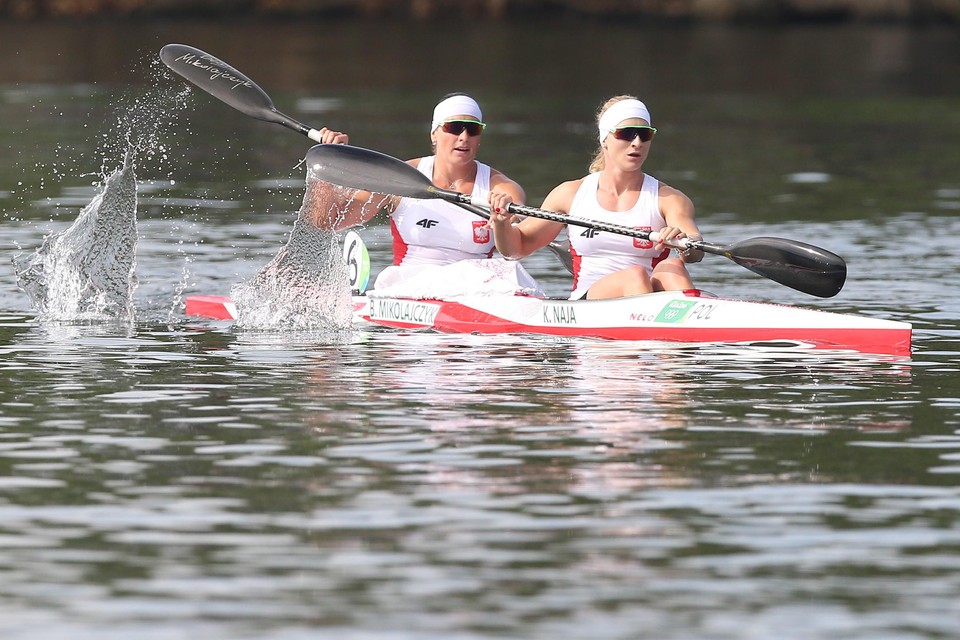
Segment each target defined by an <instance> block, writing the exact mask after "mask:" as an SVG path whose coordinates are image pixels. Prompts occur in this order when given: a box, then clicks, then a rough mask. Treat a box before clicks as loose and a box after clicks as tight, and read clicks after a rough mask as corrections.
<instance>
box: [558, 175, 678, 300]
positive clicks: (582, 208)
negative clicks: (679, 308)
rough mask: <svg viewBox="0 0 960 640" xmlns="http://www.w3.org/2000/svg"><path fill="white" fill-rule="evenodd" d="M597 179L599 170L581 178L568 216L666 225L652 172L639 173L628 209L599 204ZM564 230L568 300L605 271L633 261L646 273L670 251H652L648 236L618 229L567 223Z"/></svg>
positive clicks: (624, 223)
mask: <svg viewBox="0 0 960 640" xmlns="http://www.w3.org/2000/svg"><path fill="white" fill-rule="evenodd" d="M599 183H600V173H599V172H597V173H591V174H590V175H588V176H586V177H585V178H583V181H582V182H581V183H580V188H579V189H577V193H576V195H574V197H573V204H572V205H571V206H570V215H571V216H573V217H577V218H584V219H586V220H596V221H597V222H605V223H608V224H618V225H621V226H624V227H631V228H634V229H643V230H644V231H658V230H660V229H662V228H663V227H665V226H667V223H666V221H665V220H664V219H663V214H662V213H660V181H659V180H657V179H656V178H654V177H653V176H649V175H647V174H643V187H642V188H641V190H640V197H639V198H637V203H636V204H635V205H633V207H632V208H630V209H629V210H628V211H608V210H607V209H604V208H603V207H601V206H600V203H599V202H598V201H597V187H598V186H599ZM567 232H568V234H569V237H570V253H571V255H572V256H573V293H572V294H570V299H571V300H578V299H580V298H582V297H583V296H584V295H585V294H586V293H587V290H588V289H590V287H591V286H593V284H594V283H595V282H596V281H597V280H599V279H600V278H602V277H604V276H606V275H609V274H611V273H613V272H615V271H619V270H620V269H626V268H627V267H632V266H634V265H642V266H643V267H644V268H646V270H647V273H650V272H652V271H653V268H654V267H655V266H656V265H657V263H658V262H660V261H661V260H663V259H664V258H666V257H667V256H669V255H670V249H663V250H662V251H654V249H653V243H652V242H650V241H649V240H641V239H640V238H631V237H630V236H624V235H620V234H618V233H610V232H609V231H596V230H594V229H587V228H585V227H578V226H576V225H570V226H569V227H568V228H567Z"/></svg>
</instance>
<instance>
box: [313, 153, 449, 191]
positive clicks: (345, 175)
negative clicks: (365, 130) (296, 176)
mask: <svg viewBox="0 0 960 640" xmlns="http://www.w3.org/2000/svg"><path fill="white" fill-rule="evenodd" d="M307 171H308V172H309V175H310V177H312V178H314V179H317V180H322V181H324V182H329V183H331V184H335V185H339V186H341V187H347V188H350V189H360V190H362V191H371V192H373V193H383V194H386V195H391V196H402V197H405V198H420V199H426V198H441V199H445V196H444V194H445V193H446V192H444V191H443V190H442V189H437V188H436V187H435V186H433V183H432V182H430V179H429V178H428V177H427V176H425V175H423V174H422V173H420V172H419V171H417V169H416V168H414V167H411V166H410V165H408V164H407V163H406V162H404V161H403V160H398V159H397V158H394V157H393V156H388V155H386V154H384V153H380V152H379V151H371V150H370V149H364V148H363V147H352V146H350V145H346V144H318V145H315V146H313V147H311V148H310V150H309V151H308V152H307ZM454 195H456V194H454Z"/></svg>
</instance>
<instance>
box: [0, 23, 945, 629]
mask: <svg viewBox="0 0 960 640" xmlns="http://www.w3.org/2000/svg"><path fill="white" fill-rule="evenodd" d="M551 27H552V29H551V30H544V29H532V28H524V27H522V26H521V25H506V26H502V27H497V26H495V25H481V26H480V27H479V28H478V29H477V31H476V32H472V33H471V34H469V35H468V36H467V37H464V35H463V33H462V32H457V31H456V30H454V29H452V28H451V27H450V25H446V26H445V29H447V30H449V32H450V33H449V35H448V34H447V32H446V31H445V30H444V29H437V28H434V29H433V31H432V32H431V37H432V38H434V39H435V41H436V44H438V45H439V46H440V47H441V49H442V48H443V47H444V46H447V47H452V43H453V42H457V41H464V40H465V41H466V43H467V49H466V52H465V54H464V56H462V57H456V56H449V58H450V59H447V57H443V56H441V57H438V56H437V55H436V48H435V47H431V48H427V47H423V48H421V47H419V46H415V45H414V44H413V43H415V42H418V40H417V38H418V37H423V35H424V34H423V33H421V30H424V33H425V27H421V26H417V25H376V28H377V30H376V33H374V32H373V31H371V29H373V27H371V26H369V25H367V26H363V25H356V24H352V23H350V24H346V25H339V26H338V28H336V29H332V28H331V29H322V28H319V26H318V25H303V26H298V27H290V26H283V25H263V26H260V27H255V26H253V25H244V24H241V25H231V26H228V27H223V26H203V25H196V24H186V25H180V24H177V23H167V24H159V25H133V26H131V25H88V26H85V27H77V26H75V25H73V26H70V28H67V26H66V25H60V26H57V25H53V26H36V27H29V28H17V29H12V28H10V27H9V26H7V27H0V29H2V30H3V33H0V52H3V53H5V54H6V58H7V59H14V60H16V61H17V64H14V65H9V66H6V67H4V68H3V69H2V70H0V120H2V121H3V122H4V123H5V124H6V123H13V124H11V125H9V126H6V127H5V130H4V132H3V133H0V141H2V144H3V146H4V148H5V149H6V150H5V151H4V160H5V162H4V163H3V166H2V168H0V179H2V181H3V182H2V183H0V207H2V208H3V211H4V219H5V222H4V231H5V233H6V236H5V237H6V240H7V243H6V248H5V249H4V255H5V256H6V259H4V260H3V261H2V263H0V264H5V265H6V266H0V353H2V359H0V371H2V375H0V575H2V576H3V578H4V579H3V580H0V613H2V615H0V620H2V622H0V631H2V636H3V637H4V638H14V639H17V638H28V637H29V638H31V639H33V638H62V637H70V638H81V639H83V638H94V637H96V638H127V637H138V638H151V639H153V638H159V639H164V640H166V639H168V638H171V639H172V638H185V637H198V636H200V635H204V636H206V637H211V638H277V639H283V640H286V639H290V638H307V637H309V638H316V637H330V638H368V637H376V638H493V637H511V638H519V637H523V638H554V637H558V636H563V637H593V638H636V637H657V638H705V637H709V638H730V639H734V638H735V639H738V640H742V639H750V638H757V639H760V638H763V639H766V638H770V637H777V638H804V639H809V638H836V637H848V638H863V639H870V640H875V639H877V638H897V639H907V638H909V639H913V638H945V637H955V636H957V635H958V634H960V619H958V617H957V614H956V602H957V599H958V596H960V566H958V561H957V554H956V551H957V548H958V545H960V533H958V532H960V489H958V482H957V477H958V473H960V463H958V460H960V437H958V434H960V419H958V407H960V399H958V398H960V376H958V360H957V352H958V345H957V343H958V340H960V323H958V316H960V308H958V307H960V305H958V303H957V301H956V296H955V295H953V292H955V291H956V290H957V285H958V277H960V257H958V254H957V252H955V251H953V250H952V245H951V238H954V237H957V235H958V234H960V222H958V220H957V218H956V216H955V214H954V212H955V210H956V209H957V208H958V206H960V179H958V177H957V176H960V171H957V169H958V167H957V166H956V163H957V159H956V158H957V156H956V153H955V149H956V148H957V143H958V142H960V140H958V131H960V129H958V128H957V126H956V125H957V115H956V114H957V113H960V108H958V107H960V99H958V96H960V86H958V84H957V78H960V73H955V71H956V69H955V68H953V67H954V66H955V65H956V60H958V59H960V58H957V57H956V56H955V55H954V54H955V51H956V46H957V35H956V33H955V32H952V31H951V32H944V31H939V30H932V31H929V30H928V31H922V32H914V31H910V30H904V29H899V28H890V27H877V28H869V29H861V28H857V29H854V30H851V31H845V30H834V29H830V28H808V29H801V30H799V31H788V32H766V31H756V30H728V29H717V28H708V29H690V30H684V29H666V30H660V29H658V30H650V31H646V30H642V31H639V32H637V31H636V29H630V28H626V27H617V26H613V25H607V26H603V25H596V24H586V25H576V26H570V25H563V24H560V25H551ZM223 29H230V30H231V33H232V35H233V36H234V37H233V38H232V39H230V41H229V42H227V39H226V38H224V37H223V34H222V30H223ZM404 34H406V35H407V36H409V37H407V38H403V37H402V36H403V35H404ZM374 36H376V40H375V41H376V42H377V46H376V47H372V48H363V47H361V46H360V44H359V43H360V42H368V41H374ZM597 36H603V37H605V38H606V40H604V41H602V44H599V45H596V44H594V45H592V47H587V42H594V43H596V42H597V39H596V37H597ZM581 38H582V39H583V40H581ZM591 38H592V39H591ZM178 41H179V42H188V43H190V44H194V45H195V46H199V47H201V48H206V49H209V50H210V51H211V52H213V53H216V54H217V55H219V56H220V57H222V58H224V59H225V60H227V61H228V62H230V63H231V64H233V65H234V66H236V67H238V68H239V69H241V70H243V71H245V72H246V73H247V74H248V75H250V76H251V77H252V78H254V79H255V80H257V81H258V82H260V83H261V84H262V85H263V86H264V87H265V88H267V89H268V91H269V92H270V93H271V94H272V95H273V97H274V99H275V101H276V102H277V103H278V106H279V107H280V108H281V110H283V111H285V112H288V113H290V114H291V115H294V116H295V117H297V118H298V119H300V120H303V121H306V122H310V123H320V124H322V123H327V122H330V123H331V124H336V125H337V126H338V127H341V128H344V129H347V130H348V131H350V133H351V135H352V136H353V137H354V139H355V140H356V142H357V143H359V144H363V145H365V146H370V147H373V148H377V149H380V150H383V151H386V152H388V153H392V154H396V155H400V156H403V157H406V156H408V155H413V154H415V153H418V152H421V151H420V150H421V149H422V147H423V146H424V145H425V140H426V133H425V130H426V127H427V125H426V123H425V122H423V121H424V120H426V119H427V118H426V116H427V115H428V112H429V109H430V108H431V107H432V104H433V102H434V101H435V100H436V98H437V97H439V95H442V94H443V93H445V92H446V91H448V90H453V89H456V88H464V86H465V87H467V88H470V87H474V86H475V87H476V89H475V91H476V92H477V93H480V94H481V95H480V97H481V98H483V99H484V100H483V102H484V104H485V105H487V104H489V105H490V106H489V107H488V110H489V111H490V115H489V116H488V120H490V121H491V126H490V131H489V132H490V134H491V135H490V136H489V139H487V140H485V141H484V142H485V146H484V148H483V150H482V152H481V153H482V154H483V157H484V158H485V159H487V160H489V161H490V162H491V163H492V164H494V165H495V166H498V167H501V168H503V169H504V170H505V171H506V172H507V173H508V174H510V175H511V176H513V177H515V178H517V179H518V180H520V181H521V182H522V183H523V184H524V186H525V187H526V189H527V191H528V194H529V195H530V200H531V202H533V203H534V204H539V200H540V198H542V197H543V195H544V194H545V193H546V191H547V190H548V189H549V188H550V187H551V186H552V185H553V184H554V183H556V182H557V181H559V180H560V179H563V178H566V177H574V176H576V175H579V173H580V172H581V171H582V170H583V166H584V164H585V163H586V161H587V157H588V155H589V152H590V146H591V143H590V133H589V127H588V125H587V124H585V123H586V122H587V121H588V119H589V114H590V112H591V111H592V109H593V108H594V107H595V106H596V104H597V103H599V102H600V101H601V99H602V98H603V97H605V96H606V95H607V94H608V93H613V92H614V91H617V92H619V91H622V90H623V89H624V88H627V89H630V90H634V91H637V92H639V93H641V94H642V95H643V96H644V97H645V99H648V102H649V103H650V104H651V108H652V110H653V113H654V119H655V120H657V124H658V126H660V127H661V130H660V134H658V136H659V137H658V140H657V143H656V144H657V147H656V148H655V150H654V154H653V156H652V158H651V161H650V166H649V169H650V171H651V172H652V173H655V174H657V175H659V176H660V177H662V178H664V179H665V180H667V181H668V182H670V183H672V184H675V186H678V187H680V188H681V189H683V190H684V191H686V192H687V193H688V194H690V195H691V196H692V197H693V198H694V200H695V202H696V203H697V206H698V218H699V220H700V221H701V227H702V229H703V231H704V235H705V237H707V238H708V239H710V240H712V241H715V242H732V241H735V240H737V239H740V238H745V237H751V236H759V235H776V236H782V237H787V238H795V239H798V240H805V241H808V242H812V243H814V244H817V245H820V246H824V247H827V248H829V249H831V250H833V251H836V252H837V253H840V254H841V255H843V256H844V257H845V258H846V259H847V261H848V264H849V267H850V275H849V278H848V282H847V284H846V286H845V287H844V289H843V291H842V292H841V293H840V295H838V296H837V297H836V298H833V299H829V300H819V299H813V298H809V297H808V296H804V295H803V294H801V293H798V292H795V291H792V290H790V289H787V288H785V287H782V286H780V285H777V284H776V283H773V282H770V281H767V280H764V279H762V278H759V277H758V276H755V275H753V274H751V273H749V272H747V271H746V270H744V269H742V268H740V267H738V266H737V265H735V264H733V263H731V262H729V261H727V260H725V259H723V258H721V257H716V256H714V257H707V258H706V259H705V260H704V262H703V263H701V264H699V265H696V266H695V267H694V268H693V269H694V272H693V274H694V278H695V280H696V282H697V283H698V284H699V285H700V286H701V287H702V288H704V289H706V290H708V291H712V292H714V293H718V294H721V295H734V296H743V297H748V298H750V299H759V300H770V301H774V302H781V303H787V304H798V305H805V306H811V307H816V308H824V309H829V310H832V311H838V312H842V313H862V314H865V315H872V316H877V317H884V318H892V319H898V320H907V321H910V322H912V323H913V324H914V327H915V345H914V354H913V357H912V358H909V359H891V358H888V357H878V356H862V355H853V354H839V353H836V354H828V353H796V352H784V351H778V350H776V349H773V348H771V349H756V348H754V349H746V348H742V347H732V346H728V347H710V348H703V347H699V348H698V347H692V346H674V347H668V346H664V347H659V348H649V347H646V348H642V349H640V348H638V347H637V346H636V345H630V344H617V343H607V342H600V341H592V340H558V339H553V338H545V337H522V338H519V337H516V336H471V335H465V336H449V335H435V334H430V333H416V332H408V333H402V332H401V333H398V332H390V331H364V332H356V333H347V334H346V335H343V334H342V333H337V334H336V335H334V336H331V334H330V333H329V332H325V331H323V330H320V329H318V328H316V327H309V326H307V327H298V328H294V329H287V330H282V329H280V328H277V329H271V330H262V329H261V330H249V329H242V328H236V327H233V326H231V325H229V324H226V323H219V322H211V321H202V320H197V319H191V318H186V317H184V316H183V315H182V306H181V305H182V297H183V295H185V294H190V293H209V294H226V293H229V292H230V291H231V290H232V289H233V287H235V286H236V285H237V284H238V283H243V282H255V281H256V280H257V277H258V274H260V273H261V271H262V270H263V269H264V267H265V266H266V265H269V264H270V263H271V261H272V260H274V259H275V258H277V257H278V256H282V255H288V254H289V252H288V253H284V251H285V249H290V247H289V243H290V241H291V239H292V238H293V239H295V238H297V235H296V228H297V227H296V224H295V223H296V220H297V211H298V210H299V208H300V204H301V201H302V199H303V193H304V186H303V185H304V183H303V168H302V166H298V160H299V158H301V157H302V155H303V152H304V151H305V150H306V148H307V146H308V144H309V142H308V141H307V140H306V139H303V138H299V137H298V136H297V135H296V134H294V133H291V132H289V131H287V130H285V129H282V128H280V127H277V126H275V125H268V124H262V123H256V122H253V121H250V120H249V119H247V118H245V117H244V116H242V115H240V114H236V113H234V112H232V111H231V110H230V109H229V108H227V107H225V106H224V105H221V104H218V103H215V102H214V101H213V100H212V99H211V98H209V97H207V96H205V95H198V94H192V95H190V96H188V97H187V98H186V99H185V104H183V105H182V108H179V107H177V106H176V105H179V104H180V102H179V98H178V97H177V96H178V95H179V94H178V92H179V91H180V90H181V88H182V84H180V85H178V84H176V83H175V82H174V80H175V79H173V78H168V77H166V76H164V75H162V69H158V68H156V67H155V66H154V65H153V64H151V62H150V58H151V57H154V56H155V54H156V51H158V50H159V47H160V46H161V45H162V44H164V43H166V42H178ZM91 42H96V43H97V48H96V49H95V50H94V51H93V52H91V50H90V47H89V46H87V45H89V43H91ZM217 42H225V44H224V45H223V47H222V48H221V47H220V46H218V45H215V44H212V43H217ZM557 42H565V43H569V46H564V47H561V48H560V49H559V50H558V49H557V47H556V43H557ZM41 43H43V44H41ZM56 43H62V44H56ZM491 43H494V44H496V45H499V46H491ZM546 45H551V48H550V49H549V51H550V52H552V53H547V50H546ZM628 45H630V46H633V47H634V48H633V49H630V48H628ZM681 45H682V46H681ZM585 47H587V48H585ZM623 51H637V52H638V54H637V57H636V59H635V60H632V61H631V64H629V65H624V66H623V67H622V68H621V67H618V68H617V69H614V70H612V71H611V72H610V73H606V72H600V71H598V70H597V69H596V68H595V67H596V62H597V61H598V60H602V59H612V58H611V57H612V56H614V54H618V55H621V56H622V55H623V53H622V52H623ZM758 51H761V52H763V54H764V55H760V54H758V53H757V52H758ZM76 52H90V54H89V55H78V54H77V53H76ZM481 52H482V55H481ZM94 53H95V54H96V55H94ZM267 53H269V56H268V55H266V54H267ZM484 56H485V57H484ZM480 59H483V60H489V61H488V62H486V63H485V64H483V65H480V64H477V61H478V60H480ZM51 61H55V62H59V63H62V64H52V63H51ZM378 68H386V69H387V71H385V72H383V73H380V74H376V77H374V74H372V72H371V70H372V69H378ZM588 68H589V69H590V70H591V73H587V70H588ZM534 71H536V73H535V72H534ZM565 72H569V73H570V74H572V77H574V78H575V79H581V80H582V82H572V81H571V79H570V77H569V76H567V75H566V74H565ZM450 78H456V80H457V82H456V83H454V82H451V81H450ZM452 84H456V85H457V86H450V85H452ZM624 85H627V86H626V87H624ZM471 90H474V89H471ZM648 94H649V98H648ZM157 96H162V97H163V99H161V100H160V102H161V103H163V104H170V105H174V106H172V107H170V108H169V109H167V110H165V111H161V112H154V113H155V114H156V115H155V122H152V123H151V127H153V126H154V125H155V126H156V129H150V131H151V133H150V135H149V136H146V137H145V139H146V140H149V141H150V142H149V144H147V145H146V146H147V147H149V149H154V150H155V151H156V152H155V153H153V154H151V153H149V152H144V153H141V154H140V155H138V164H137V166H136V175H137V180H138V209H137V221H136V223H137V243H136V274H135V275H136V277H137V281H138V286H137V287H136V289H135V290H134V291H133V292H132V293H131V302H132V305H133V307H134V314H133V320H132V321H129V322H128V321H120V322H117V321H114V320H104V321H97V322H91V321H89V320H85V321H82V320H78V321H71V322H63V321H59V322H54V321H48V320H43V319H38V317H37V314H36V311H35V309H34V308H33V306H32V305H31V301H30V298H29V297H28V296H27V295H26V294H25V293H24V292H22V291H20V290H19V289H18V288H17V284H16V283H17V281H16V276H15V272H14V268H13V264H12V260H11V258H12V257H13V255H15V254H16V253H18V252H23V253H26V254H29V253H30V252H31V251H34V250H36V249H37V248H39V247H40V246H41V245H42V243H43V239H44V237H45V236H48V235H49V234H51V233H59V232H62V231H65V230H66V229H68V228H69V227H70V226H71V225H72V224H73V223H74V222H75V221H76V220H77V218H78V216H79V214H80V212H81V210H82V208H83V207H84V206H86V205H87V204H88V203H90V202H91V201H93V200H94V198H95V197H96V194H97V193H98V190H99V187H100V186H102V181H103V180H104V176H107V175H109V174H110V172H111V171H112V170H113V169H115V168H117V167H119V166H120V165H121V164H122V158H123V149H124V148H125V146H126V139H125V136H124V135H122V130H123V127H122V126H119V128H118V124H119V123H123V122H129V121H131V120H130V119H126V120H125V118H127V116H125V115H124V114H129V113H131V104H133V105H136V104H137V101H138V100H145V99H146V98H145V97H150V98H151V99H152V98H155V97H157ZM149 112H150V111H149V109H145V110H138V109H133V113H136V114H144V113H149ZM661 114H662V115H661ZM118 121H119V123H118ZM132 121H134V122H136V123H138V124H137V125H136V129H137V130H141V131H143V130H144V128H145V126H146V125H145V124H144V123H145V122H151V121H150V120H149V118H148V119H146V120H144V119H143V118H133V119H132ZM118 131H119V132H121V133H120V134H119V135H118ZM485 135H486V134H485ZM422 151H425V149H422ZM362 233H363V236H364V240H365V241H366V243H367V245H368V246H369V247H370V251H371V261H372V263H373V265H374V272H375V273H374V276H375V275H376V271H377V270H378V269H381V268H382V267H383V266H384V265H385V264H387V262H388V260H389V252H390V242H389V232H388V230H387V228H386V227H385V226H384V225H382V224H377V225H372V226H370V227H368V228H366V229H364V230H363V231H362ZM17 247H20V249H18V248H17ZM294 248H295V247H294ZM294 253H295V251H294ZM320 257H322V254H321V256H320ZM526 266H527V268H528V270H529V271H530V272H531V273H532V274H533V275H534V276H536V277H537V278H538V279H540V281H541V282H542V283H543V284H544V285H545V287H547V288H548V290H549V292H550V293H556V294H560V293H562V292H564V291H565V290H566V287H568V286H569V281H568V276H567V274H566V273H565V272H564V271H563V269H562V267H560V266H559V263H558V262H557V261H556V259H555V258H554V257H553V256H552V254H550V253H549V252H544V253H543V254H542V255H537V256H534V257H532V258H531V259H529V260H528V261H526Z"/></svg>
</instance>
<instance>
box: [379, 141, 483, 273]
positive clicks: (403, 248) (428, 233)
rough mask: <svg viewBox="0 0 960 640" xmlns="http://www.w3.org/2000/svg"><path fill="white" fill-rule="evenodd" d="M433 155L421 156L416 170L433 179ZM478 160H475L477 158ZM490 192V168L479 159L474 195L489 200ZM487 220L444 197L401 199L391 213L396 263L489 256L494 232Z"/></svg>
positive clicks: (427, 262) (410, 263) (440, 261)
mask: <svg viewBox="0 0 960 640" xmlns="http://www.w3.org/2000/svg"><path fill="white" fill-rule="evenodd" d="M433 161H434V156H429V157H426V158H421V159H420V164H419V165H418V166H417V169H419V170H420V173H422V174H423V175H425V176H427V177H428V178H430V179H431V180H433ZM474 162H476V161H474ZM489 192H490V167H489V166H488V165H485V164H483V163H482V162H477V178H476V180H474V183H473V193H471V194H470V195H471V196H472V197H473V198H480V199H482V201H484V202H486V200H487V194H488V193H489ZM486 227H487V221H486V220H485V219H483V218H481V217H480V216H478V215H475V214H473V213H470V212H469V211H467V210H465V209H462V208H460V207H458V206H457V205H455V204H451V203H449V202H446V201H444V200H433V199H431V200H418V199H414V198H402V199H401V200H400V204H399V205H398V206H397V208H396V209H395V210H394V212H393V213H392V214H391V215H390V230H391V232H392V233H393V264H395V265H403V266H407V265H415V264H437V265H442V264H450V263H451V262H456V261H458V260H471V259H478V258H489V257H491V256H492V255H493V247H494V242H493V234H492V233H491V232H490V229H488V228H486Z"/></svg>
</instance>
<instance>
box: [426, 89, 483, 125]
mask: <svg viewBox="0 0 960 640" xmlns="http://www.w3.org/2000/svg"><path fill="white" fill-rule="evenodd" d="M452 116H473V117H474V118H476V119H477V120H479V121H481V122H483V113H482V112H481V111H480V105H479V104H477V101H476V100H474V99H473V98H471V97H470V96H465V95H463V94H457V95H455V96H450V97H449V98H446V99H445V100H441V101H440V103H439V104H438V105H437V106H436V107H434V109H433V124H432V125H430V131H433V130H434V129H436V128H437V127H439V126H440V125H441V124H443V123H444V121H446V120H447V119H448V118H450V117H452Z"/></svg>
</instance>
